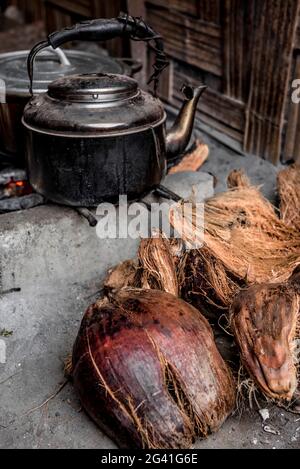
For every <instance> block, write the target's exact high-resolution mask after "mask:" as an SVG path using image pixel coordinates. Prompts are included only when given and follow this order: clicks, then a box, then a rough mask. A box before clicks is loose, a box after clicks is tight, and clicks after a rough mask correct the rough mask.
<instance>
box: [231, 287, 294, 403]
mask: <svg viewBox="0 0 300 469" xmlns="http://www.w3.org/2000/svg"><path fill="white" fill-rule="evenodd" d="M294 281H295V282H296V278H294ZM299 304H300V297H299V294H298V293H297V290H296V288H295V286H294V285H293V284H292V283H288V284H263V285H254V286H251V287H249V288H248V289H245V290H242V291H241V292H240V293H239V294H238V296H237V297H236V299H235V301H234V302H233V304H232V307H231V314H230V323H231V329H232V331H233V333H234V336H235V339H236V342H237V344H238V346H239V349H240V354H241V360H242V363H243V365H244V366H245V368H246V369H247V371H248V373H249V375H250V376H251V377H252V379H253V381H254V383H255V384H256V385H257V387H258V388H259V389H260V390H261V391H262V392H263V394H264V395H265V396H267V397H269V398H271V399H276V400H287V401H290V400H291V399H292V397H293V396H294V393H295V391H296V388H297V371H298V370H297V368H298V359H299V357H297V354H296V352H295V350H296V340H297V338H299V319H300V318H299Z"/></svg>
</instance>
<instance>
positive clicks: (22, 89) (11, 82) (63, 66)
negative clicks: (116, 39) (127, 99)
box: [0, 48, 124, 96]
mask: <svg viewBox="0 0 300 469" xmlns="http://www.w3.org/2000/svg"><path fill="white" fill-rule="evenodd" d="M28 54H29V51H26V50H24V51H17V52H8V53H5V54H0V80H3V81H4V83H5V86H6V93H7V94H8V95H11V94H19V95H24V96H29V91H28V87H29V79H28V72H27V56H28ZM63 56H65V58H66V60H65V59H64V58H63ZM89 70H90V71H96V72H101V73H120V74H122V73H124V66H123V64H122V63H121V62H118V61H116V60H114V59H112V58H111V57H107V56H105V55H103V54H101V52H100V53H99V54H96V53H92V52H83V51H79V50H69V49H67V50H64V51H62V50H58V53H57V49H56V50H54V49H52V48H49V49H47V50H46V51H45V52H42V53H41V54H39V55H38V56H37V59H36V63H35V70H34V85H33V90H34V93H44V92H46V91H47V88H48V84H49V83H51V82H52V81H53V80H56V79H58V78H60V77H63V76H67V75H74V74H80V73H86V72H87V71H89Z"/></svg>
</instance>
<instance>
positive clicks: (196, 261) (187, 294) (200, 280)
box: [178, 247, 244, 320]
mask: <svg viewBox="0 0 300 469" xmlns="http://www.w3.org/2000/svg"><path fill="white" fill-rule="evenodd" d="M178 282H179V285H180V296H181V298H184V299H185V301H187V302H188V303H191V304H192V305H193V306H195V307H196V308H198V309H199V310H201V311H202V310H203V308H204V311H205V315H206V317H209V318H210V319H212V320H213V319H214V317H215V314H216V311H218V312H219V314H222V312H223V313H226V312H227V311H228V306H229V305H230V303H231V302H232V300H233V298H234V297H235V295H236V294H237V292H238V291H239V290H240V288H241V287H242V286H244V282H241V280H240V279H239V278H237V277H235V276H234V275H232V273H230V272H228V270H227V269H226V268H225V266H224V264H223V263H222V262H221V261H220V259H218V258H217V257H215V256H213V255H212V253H211V252H210V251H209V249H207V248H206V247H203V248H201V249H192V250H190V251H187V252H186V253H185V255H184V256H183V257H182V259H181V262H180V264H179V267H178Z"/></svg>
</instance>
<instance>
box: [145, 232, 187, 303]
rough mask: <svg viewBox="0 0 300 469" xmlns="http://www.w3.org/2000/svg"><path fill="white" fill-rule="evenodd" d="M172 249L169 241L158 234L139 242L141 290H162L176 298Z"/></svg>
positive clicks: (176, 289)
mask: <svg viewBox="0 0 300 469" xmlns="http://www.w3.org/2000/svg"><path fill="white" fill-rule="evenodd" d="M174 247H175V245H174V244H173V248H172V246H171V244H170V241H169V239H168V238H167V237H166V236H165V235H164V234H162V233H160V232H158V233H156V234H154V235H153V236H152V238H148V239H142V240H141V243H140V247H139V252H138V259H139V266H140V286H141V287H142V288H149V289H154V290H162V291H166V292H168V293H172V294H173V295H175V296H178V281H177V275H176V266H175V261H174V250H173V249H174ZM177 248H178V245H177Z"/></svg>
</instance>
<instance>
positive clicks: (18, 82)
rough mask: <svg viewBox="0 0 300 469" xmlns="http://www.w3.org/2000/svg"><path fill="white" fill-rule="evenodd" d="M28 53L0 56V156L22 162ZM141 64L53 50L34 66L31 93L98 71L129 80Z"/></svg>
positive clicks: (49, 50)
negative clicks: (76, 74) (12, 157)
mask: <svg viewBox="0 0 300 469" xmlns="http://www.w3.org/2000/svg"><path fill="white" fill-rule="evenodd" d="M29 52H30V51H26V50H25V51H18V52H13V53H12V52H9V53H5V54H0V152H3V153H5V154H10V155H11V156H14V155H15V154H19V155H20V159H21V160H23V161H24V142H23V135H22V132H23V129H22V124H21V119H22V114H23V110H24V107H25V105H26V103H27V102H28V101H29V99H30V98H31V94H30V93H29V79H28V73H27V66H26V63H27V57H28V54H29ZM140 68H141V64H139V63H137V62H134V61H132V62H131V63H130V60H129V59H112V58H110V57H107V56H105V55H104V54H100V55H97V54H95V53H87V52H83V51H78V50H66V51H62V50H61V49H59V48H57V49H55V50H54V49H53V48H52V47H48V48H47V50H45V51H43V53H42V54H40V56H39V58H38V60H37V63H36V73H35V80H34V93H36V94H37V93H45V92H46V91H47V87H48V84H49V83H51V82H52V81H53V80H55V79H56V78H59V77H62V76H67V75H73V74H75V73H84V72H89V71H98V72H102V73H106V72H109V73H120V74H126V75H129V76H132V75H133V74H134V73H135V72H136V71H138V70H139V69H140Z"/></svg>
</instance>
